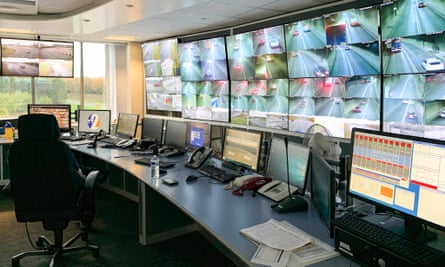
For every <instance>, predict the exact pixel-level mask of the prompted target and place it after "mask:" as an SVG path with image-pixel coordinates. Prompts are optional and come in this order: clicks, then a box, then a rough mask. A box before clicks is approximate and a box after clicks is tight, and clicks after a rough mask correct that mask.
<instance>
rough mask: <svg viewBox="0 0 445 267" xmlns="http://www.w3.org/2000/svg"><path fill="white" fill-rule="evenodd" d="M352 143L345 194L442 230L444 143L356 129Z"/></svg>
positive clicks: (443, 222) (444, 222)
mask: <svg viewBox="0 0 445 267" xmlns="http://www.w3.org/2000/svg"><path fill="white" fill-rule="evenodd" d="M351 143H352V159H351V160H352V165H351V172H350V175H349V177H348V181H347V184H348V189H347V192H348V194H349V195H351V196H353V197H356V198H359V199H362V200H365V201H367V202H369V203H371V204H374V205H378V206H379V207H382V206H383V207H385V208H386V209H388V210H390V211H396V212H397V213H398V214H400V215H401V216H402V217H403V218H404V219H405V221H406V220H410V221H412V222H417V223H426V224H428V225H431V226H435V227H437V228H439V229H445V212H444V210H443V209H441V208H440V205H438V203H444V201H445V192H444V190H442V184H443V181H444V174H445V165H444V164H443V162H445V143H444V142H443V141H439V140H433V139H427V138H423V137H416V136H411V135H410V136H408V135H402V134H395V133H386V132H378V131H373V130H366V129H359V128H354V129H353V132H352V139H351ZM420 228H422V227H420Z"/></svg>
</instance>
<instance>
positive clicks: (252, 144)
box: [222, 128, 262, 171]
mask: <svg viewBox="0 0 445 267" xmlns="http://www.w3.org/2000/svg"><path fill="white" fill-rule="evenodd" d="M261 137H262V136H261V133H259V132H248V131H245V130H238V129H232V128H227V129H226V131H225V135H224V145H223V156H222V159H223V160H224V161H227V162H230V163H234V164H236V165H239V166H241V167H244V168H248V169H250V170H253V171H256V170H257V169H258V162H259V158H260V151H261Z"/></svg>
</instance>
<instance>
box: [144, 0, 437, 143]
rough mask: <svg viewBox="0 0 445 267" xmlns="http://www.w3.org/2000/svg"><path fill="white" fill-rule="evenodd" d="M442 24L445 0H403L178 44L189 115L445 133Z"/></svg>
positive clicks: (337, 132) (340, 132) (340, 133)
mask: <svg viewBox="0 0 445 267" xmlns="http://www.w3.org/2000/svg"><path fill="white" fill-rule="evenodd" d="M407 18H409V19H407ZM379 25H381V34H380V35H379V30H378V29H379V28H378V27H379ZM444 31H445V5H443V1H441V0H429V1H420V0H415V1H414V0H400V1H393V2H386V3H384V4H382V5H379V6H369V7H363V8H354V9H348V10H341V11H338V12H335V13H330V14H322V16H319V17H314V18H309V19H306V18H305V19H302V20H296V21H288V22H287V23H285V24H282V25H276V26H271V27H266V28H261V29H255V30H252V31H245V32H242V31H239V30H238V31H236V30H235V31H234V32H235V33H234V34H232V35H227V36H221V37H218V38H212V39H205V40H198V41H192V42H186V43H180V44H179V45H178V49H179V66H180V67H179V69H180V70H179V72H180V75H181V82H182V83H181V87H182V89H181V91H182V107H181V111H182V116H183V117H184V118H191V119H200V120H214V121H228V122H230V123H234V124H241V125H252V126H259V127H266V128H274V129H284V130H288V131H291V132H300V133H304V132H305V131H306V130H307V129H308V128H309V127H310V126H311V125H312V124H314V123H320V124H322V125H324V126H326V127H327V128H329V129H330V131H331V133H332V134H333V135H334V136H336V137H341V138H350V134H351V129H352V127H363V128H373V129H379V128H380V125H381V123H382V124H383V128H384V130H385V131H392V132H402V133H406V134H411V135H421V136H428V137H434V138H440V139H444V138H445V132H444V131H445V127H444V126H445V94H443V93H441V92H444V89H445V88H444V87H445V83H444V81H445V73H444V60H445V54H444V53H443V52H442V51H445V47H444V46H445V33H444ZM226 56H227V59H226ZM146 71H147V70H146Z"/></svg>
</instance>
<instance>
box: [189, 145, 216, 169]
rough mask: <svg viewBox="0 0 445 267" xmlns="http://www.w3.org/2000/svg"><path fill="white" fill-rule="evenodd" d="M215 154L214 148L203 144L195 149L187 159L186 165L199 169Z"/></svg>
mask: <svg viewBox="0 0 445 267" xmlns="http://www.w3.org/2000/svg"><path fill="white" fill-rule="evenodd" d="M212 154H213V149H212V148H210V147H205V146H201V147H198V148H197V149H195V150H194V151H193V152H192V154H190V156H189V158H188V159H187V163H186V164H185V166H186V167H189V168H192V169H197V168H199V167H201V165H202V164H204V162H205V161H206V160H207V159H208V158H209V157H210V156H211V155H212Z"/></svg>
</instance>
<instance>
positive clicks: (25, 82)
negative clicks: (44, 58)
mask: <svg viewBox="0 0 445 267" xmlns="http://www.w3.org/2000/svg"><path fill="white" fill-rule="evenodd" d="M31 82H32V79H31V78H30V77H12V76H0V118H14V117H17V116H18V115H20V114H25V113H27V112H28V111H27V105H28V103H31V101H32V91H31Z"/></svg>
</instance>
